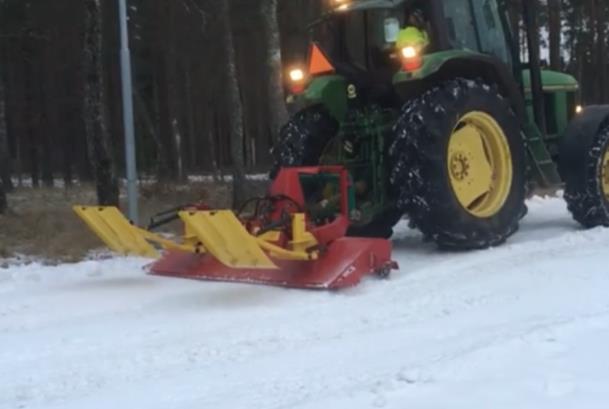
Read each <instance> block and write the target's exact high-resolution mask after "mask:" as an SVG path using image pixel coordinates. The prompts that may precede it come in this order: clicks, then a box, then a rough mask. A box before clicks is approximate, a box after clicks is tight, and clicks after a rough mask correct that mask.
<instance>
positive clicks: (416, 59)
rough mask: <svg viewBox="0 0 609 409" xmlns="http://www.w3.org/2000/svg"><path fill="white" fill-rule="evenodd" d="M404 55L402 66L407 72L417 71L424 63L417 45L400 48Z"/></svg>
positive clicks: (401, 53) (402, 55)
mask: <svg viewBox="0 0 609 409" xmlns="http://www.w3.org/2000/svg"><path fill="white" fill-rule="evenodd" d="M400 55H401V57H402V68H403V69H404V71H406V72H412V71H416V70H418V69H419V68H421V66H422V65H423V58H422V57H421V53H420V51H419V49H418V48H417V47H414V46H412V45H409V46H406V47H404V48H402V49H401V50H400Z"/></svg>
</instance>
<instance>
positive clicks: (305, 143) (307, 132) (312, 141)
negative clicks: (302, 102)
mask: <svg viewBox="0 0 609 409" xmlns="http://www.w3.org/2000/svg"><path fill="white" fill-rule="evenodd" d="M338 130H339V124H338V122H337V121H336V120H335V119H334V118H332V116H331V115H330V113H329V112H328V111H327V110H326V109H325V108H324V107H322V106H319V105H318V106H313V107H310V108H308V109H305V110H303V111H300V112H298V113H297V114H296V115H294V116H293V117H292V119H290V121H289V122H288V123H287V124H286V125H285V126H284V127H283V128H282V129H281V132H280V135H279V142H278V143H277V145H276V146H275V147H274V148H273V157H274V163H273V167H272V168H271V173H270V176H271V179H274V178H275V177H276V176H277V173H278V172H279V170H280V169H281V168H282V167H290V166H317V165H320V160H321V158H322V155H323V153H324V151H325V149H326V147H327V146H328V144H329V143H330V142H331V141H332V140H333V139H334V138H335V137H336V135H337V134H338ZM401 216H402V214H401V213H398V212H396V211H395V210H388V211H386V212H383V213H381V214H379V215H378V216H377V217H376V218H375V219H374V220H373V221H372V222H370V223H368V224H366V225H363V226H352V227H350V229H349V231H348V234H349V235H350V236H356V237H382V238H389V237H391V235H392V234H393V226H395V224H396V223H397V222H398V221H399V220H400V219H401Z"/></svg>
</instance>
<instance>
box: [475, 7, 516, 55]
mask: <svg viewBox="0 0 609 409" xmlns="http://www.w3.org/2000/svg"><path fill="white" fill-rule="evenodd" d="M472 1H473V5H474V7H473V9H474V14H475V18H476V22H477V25H478V32H479V33H480V48H481V51H482V52H483V53H486V54H491V55H494V56H495V57H497V58H499V59H500V60H502V61H504V62H505V63H507V64H511V54H510V50H509V48H508V45H507V41H506V37H505V30H504V27H503V24H502V22H501V19H500V17H499V11H498V9H497V1H496V0H472Z"/></svg>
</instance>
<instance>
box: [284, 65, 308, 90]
mask: <svg viewBox="0 0 609 409" xmlns="http://www.w3.org/2000/svg"><path fill="white" fill-rule="evenodd" d="M288 76H289V77H290V80H289V81H288V87H289V88H290V92H291V93H292V94H301V93H302V92H303V91H304V90H305V87H306V85H307V81H306V75H305V72H304V70H303V69H302V68H293V69H291V70H289V71H288Z"/></svg>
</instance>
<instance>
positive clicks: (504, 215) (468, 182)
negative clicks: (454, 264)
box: [389, 79, 526, 250]
mask: <svg viewBox="0 0 609 409" xmlns="http://www.w3.org/2000/svg"><path fill="white" fill-rule="evenodd" d="M395 134H396V135H395V137H396V139H395V140H394V142H393V144H392V146H391V148H390V154H389V155H390V157H389V158H390V161H391V164H392V174H391V178H390V183H391V186H392V188H393V193H394V194H395V195H396V197H397V201H398V202H397V205H398V207H399V208H400V209H402V210H403V211H405V212H406V213H407V214H408V216H409V217H410V219H411V222H412V224H414V225H415V226H416V227H417V228H419V229H420V230H421V231H422V232H423V234H424V235H425V236H426V237H428V238H431V239H432V240H434V241H435V242H436V243H437V244H438V245H439V246H440V247H441V248H447V249H454V250H469V249H480V248H487V247H490V246H495V245H499V244H501V243H503V242H504V241H505V240H506V239H507V238H508V237H510V236H511V235H512V234H513V233H514V232H516V230H517V229H518V224H519V221H520V219H521V215H522V214H524V213H525V212H526V210H525V209H526V208H525V186H526V183H525V182H526V163H525V162H526V159H525V145H524V142H523V139H522V136H521V132H520V128H519V126H518V120H517V119H516V117H515V115H514V113H513V112H512V110H511V107H510V104H509V102H508V101H506V100H505V99H504V98H503V97H502V96H501V95H500V94H499V92H498V91H497V90H496V89H495V87H493V86H491V85H488V84H485V83H483V82H480V81H471V80H466V79H456V80H452V81H448V82H445V83H442V84H441V85H439V86H437V87H435V88H433V89H430V90H429V91H427V92H426V93H425V94H424V95H422V96H421V97H420V98H418V99H415V100H413V101H411V102H408V103H407V104H406V105H405V106H404V108H403V112H402V116H401V117H400V119H399V120H398V122H397V124H396V129H395Z"/></svg>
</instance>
